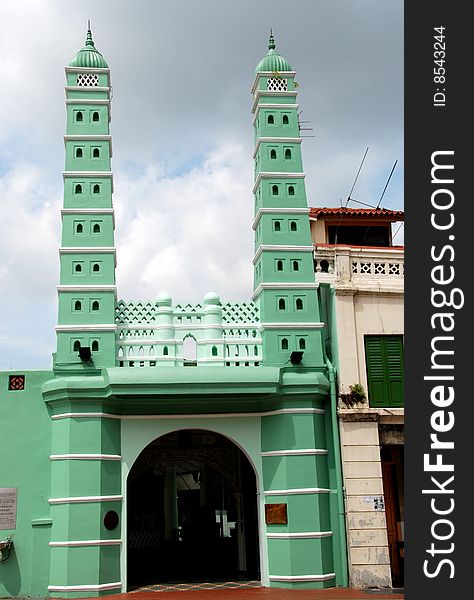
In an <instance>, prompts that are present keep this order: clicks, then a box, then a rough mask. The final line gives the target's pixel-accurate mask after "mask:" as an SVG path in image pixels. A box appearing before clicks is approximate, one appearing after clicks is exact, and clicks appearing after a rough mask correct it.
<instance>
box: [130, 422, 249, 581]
mask: <svg viewBox="0 0 474 600" xmlns="http://www.w3.org/2000/svg"><path fill="white" fill-rule="evenodd" d="M127 523H128V534H127V545H128V548H127V556H128V559H127V579H128V587H129V589H133V588H136V587H140V586H143V585H148V584H152V583H161V582H184V581H217V580H219V581H223V580H235V579H239V578H241V579H259V578H260V574H259V551H258V517H257V495H256V478H255V473H254V470H253V468H252V465H251V464H250V462H249V460H248V459H247V457H246V456H245V455H244V453H243V452H242V451H241V450H240V449H239V448H238V447H237V446H236V445H235V444H234V443H233V442H231V441H230V440H229V439H228V438H226V437H224V436H223V435H220V434H218V433H214V432H211V431H206V430H198V429H186V430H180V431H175V432H173V433H169V434H167V435H164V436H162V437H160V438H158V439H156V440H154V441H153V442H152V443H150V444H149V445H148V446H147V447H146V448H145V449H144V450H143V451H142V452H141V453H140V455H139V456H138V458H137V460H136V461H135V463H134V465H133V467H132V469H131V470H130V473H129V476H128V479H127Z"/></svg>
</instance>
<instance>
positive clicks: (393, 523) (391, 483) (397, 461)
mask: <svg viewBox="0 0 474 600" xmlns="http://www.w3.org/2000/svg"><path fill="white" fill-rule="evenodd" d="M381 458H382V478H383V491H384V497H385V518H386V520H387V536H388V546H389V552H390V568H391V571H392V585H393V586H394V587H402V586H403V582H404V568H403V567H404V555H405V544H404V521H405V518H404V501H403V497H404V493H403V492H404V491H403V445H398V444H397V445H395V444H394V445H389V446H381Z"/></svg>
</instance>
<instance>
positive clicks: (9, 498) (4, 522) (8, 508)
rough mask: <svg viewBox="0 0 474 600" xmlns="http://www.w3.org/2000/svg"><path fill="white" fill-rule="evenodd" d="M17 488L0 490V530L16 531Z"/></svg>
mask: <svg viewBox="0 0 474 600" xmlns="http://www.w3.org/2000/svg"><path fill="white" fill-rule="evenodd" d="M16 497H17V488H0V529H16Z"/></svg>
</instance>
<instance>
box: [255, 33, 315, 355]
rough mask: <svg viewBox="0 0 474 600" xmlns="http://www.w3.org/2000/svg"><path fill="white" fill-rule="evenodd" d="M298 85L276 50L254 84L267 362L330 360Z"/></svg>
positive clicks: (258, 298) (258, 252) (259, 280)
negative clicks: (295, 356)
mask: <svg viewBox="0 0 474 600" xmlns="http://www.w3.org/2000/svg"><path fill="white" fill-rule="evenodd" d="M297 85H298V84H297V83H296V81H295V72H294V71H293V70H292V68H291V66H290V64H289V63H288V61H287V60H286V59H285V58H283V56H281V55H280V54H278V52H276V50H275V40H274V37H273V35H272V34H270V40H269V44H268V53H267V54H266V55H265V56H264V58H263V59H262V60H261V61H260V62H259V63H258V65H257V68H256V70H255V80H254V83H253V86H252V93H253V97H254V101H253V106H252V112H253V113H254V119H253V124H254V131H255V152H254V159H255V185H254V188H253V193H254V196H255V220H254V224H253V228H254V230H255V256H254V260H253V262H254V294H253V300H254V301H255V302H256V303H257V304H258V305H259V309H260V320H261V323H262V345H263V361H262V362H263V364H266V365H282V364H286V363H287V362H289V359H290V354H291V352H292V351H302V352H303V358H302V363H301V364H302V365H304V366H321V365H323V363H324V360H323V359H324V356H323V343H322V336H321V327H322V323H321V322H320V311H319V303H318V297H317V293H316V288H317V284H316V283H315V278H314V269H313V245H312V242H311V234H310V226H309V216H308V215H309V209H308V205H307V201H306V191H305V183H304V177H305V174H304V172H303V165H302V160H301V141H302V140H301V137H300V130H299V124H298V104H297V103H296V97H297V91H296V88H297Z"/></svg>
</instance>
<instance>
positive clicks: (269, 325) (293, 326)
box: [260, 322, 324, 330]
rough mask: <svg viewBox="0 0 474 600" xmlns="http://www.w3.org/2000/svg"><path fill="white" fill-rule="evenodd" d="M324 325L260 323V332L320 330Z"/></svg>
mask: <svg viewBox="0 0 474 600" xmlns="http://www.w3.org/2000/svg"><path fill="white" fill-rule="evenodd" d="M323 327H324V323H321V322H313V323H260V330H263V329H322V328H323Z"/></svg>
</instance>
